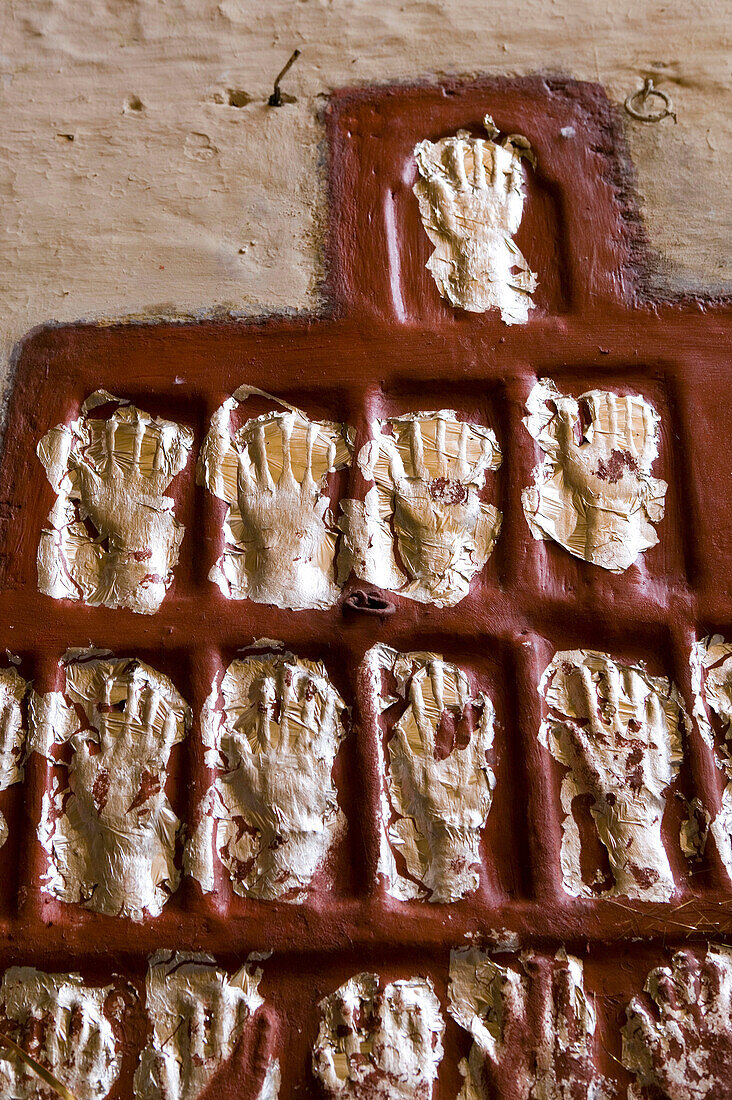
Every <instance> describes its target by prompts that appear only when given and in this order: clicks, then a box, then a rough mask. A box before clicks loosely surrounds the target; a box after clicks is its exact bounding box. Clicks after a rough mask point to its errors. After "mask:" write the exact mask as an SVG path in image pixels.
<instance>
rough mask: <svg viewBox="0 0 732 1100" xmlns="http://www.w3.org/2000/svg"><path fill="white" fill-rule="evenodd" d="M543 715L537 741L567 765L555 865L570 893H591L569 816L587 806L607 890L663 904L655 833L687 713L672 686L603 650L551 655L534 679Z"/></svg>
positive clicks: (666, 888)
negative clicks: (575, 806)
mask: <svg viewBox="0 0 732 1100" xmlns="http://www.w3.org/2000/svg"><path fill="white" fill-rule="evenodd" d="M539 691H540V694H541V695H543V697H544V699H545V702H546V706H547V716H546V717H545V719H544V721H543V722H542V726H541V730H540V733H539V738H540V740H541V743H542V744H543V745H544V746H545V748H548V749H549V751H550V752H551V753H552V755H553V756H554V757H555V759H557V760H558V761H559V762H560V763H561V764H563V765H564V766H565V767H566V768H568V769H569V773H568V774H567V776H566V778H565V779H564V782H563V784H562V808H563V810H564V812H565V814H566V817H565V819H564V824H563V839H562V872H563V877H564V887H565V890H567V891H568V892H569V893H571V894H575V895H579V894H584V895H586V896H589V897H593V896H597V891H596V889H593V886H592V885H588V884H587V883H586V882H585V881H584V880H583V878H582V874H581V870H580V851H581V844H582V840H581V837H580V834H579V829H578V826H577V823H576V821H575V819H574V817H573V814H572V802H573V800H574V798H576V797H577V796H578V795H591V797H592V800H593V803H592V806H591V809H590V812H591V814H592V817H593V820H594V822H595V827H596V829H597V833H598V836H599V839H600V841H601V842H602V844H603V846H604V847H605V848H606V850H607V854H608V859H609V862H610V868H611V871H612V874H613V877H614V879H615V884H614V887H613V888H612V889H611V890H610V891H609V893H611V894H619V895H625V896H627V897H635V898H644V899H646V900H648V901H666V900H668V898H670V897H671V895H672V894H673V892H674V890H675V883H674V879H673V875H672V873H671V867H670V864H669V860H668V855H667V853H666V849H665V847H664V843H663V838H662V819H663V813H664V809H665V805H666V802H665V797H664V796H665V793H666V791H667V788H668V786H669V785H670V784H671V783H672V782H673V780H674V778H675V776H676V775H677V773H678V770H679V766H680V763H681V759H682V753H683V745H682V733H683V731H685V730H686V729H687V723H688V719H687V716H686V712H685V710H684V704H683V701H682V699H681V696H680V695H679V692H678V690H677V689H676V687H675V685H674V684H672V683H671V682H670V681H669V680H667V679H664V678H663V677H654V676H650V675H649V674H648V673H647V672H646V671H645V669H644V668H642V667H641V666H639V665H620V664H617V663H616V662H615V661H614V660H613V659H612V657H610V656H609V655H608V654H607V653H598V652H594V651H592V650H573V651H565V652H561V653H557V654H556V656H555V657H554V660H553V661H552V662H551V664H550V665H549V667H548V668H547V669H546V671H545V672H544V674H543V676H542V678H541V682H540V685H539Z"/></svg>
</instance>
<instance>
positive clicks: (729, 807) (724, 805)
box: [691, 634, 732, 878]
mask: <svg viewBox="0 0 732 1100" xmlns="http://www.w3.org/2000/svg"><path fill="white" fill-rule="evenodd" d="M691 675H692V687H693V691H694V717H695V719H696V722H697V726H698V728H699V732H700V733H701V734H702V737H703V738H704V740H705V741H706V743H707V744H708V746H709V748H710V749H711V750H712V751H713V752H714V759H715V762H716V765H717V767H718V768H719V769H720V771H721V772H722V773H723V775H724V777H725V779H726V780H727V783H726V786H725V788H724V790H723V791H722V797H721V801H720V804H719V807H718V808H715V810H716V812H715V814H714V816H713V819H712V821H711V824H710V830H711V833H712V836H713V837H714V839H715V842H716V845H717V851H718V852H719V856H720V858H721V860H722V862H723V864H724V866H725V867H726V869H727V874H728V875H729V876H730V878H732V645H730V643H729V642H725V640H724V638H723V637H722V635H721V634H715V635H714V636H713V637H708V638H704V639H702V641H700V642H696V643H695V644H694V647H693V649H692V653H691ZM712 715H714V716H715V718H716V720H717V721H718V722H719V725H720V730H719V735H718V736H717V735H715V731H714V729H713V728H712V721H711V717H712ZM705 812H706V813H708V811H705Z"/></svg>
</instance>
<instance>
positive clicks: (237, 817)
mask: <svg viewBox="0 0 732 1100" xmlns="http://www.w3.org/2000/svg"><path fill="white" fill-rule="evenodd" d="M219 694H220V696H221V699H220V698H219ZM345 709H346V708H345V703H344V702H343V700H342V699H341V697H340V695H339V694H338V692H337V691H336V690H335V688H334V687H333V685H332V683H331V682H330V680H329V678H328V674H327V671H326V669H325V667H324V666H323V665H322V664H321V663H320V662H316V661H309V660H306V659H304V658H298V657H295V656H293V655H292V654H291V653H277V654H266V655H263V656H254V655H252V656H249V657H245V658H244V659H242V660H236V661H233V662H232V663H231V664H230V665H229V668H228V669H227V671H226V674H225V675H224V678H223V681H222V683H221V689H220V693H219V686H218V684H214V686H213V689H212V692H211V695H210V696H209V699H208V701H207V703H206V706H205V708H204V711H203V714H202V721H201V725H202V735H203V740H204V744H205V745H206V747H207V753H206V763H207V765H208V766H209V767H210V768H213V769H215V770H216V777H215V779H214V781H213V783H212V785H211V787H210V788H209V791H208V793H207V795H206V796H205V799H204V803H203V813H202V816H201V820H200V822H199V825H198V827H197V828H196V830H195V833H194V835H193V837H192V840H191V843H190V845H189V847H188V850H187V853H186V863H187V868H188V870H189V872H190V873H191V874H192V875H194V877H195V878H197V879H198V881H199V882H200V883H201V886H202V888H203V890H204V891H205V892H208V891H210V890H212V889H213V888H214V883H215V859H218V860H219V861H220V862H221V863H222V864H223V866H224V867H225V868H226V870H227V872H228V874H229V876H230V879H231V883H232V886H233V888H234V890H235V891H236V893H238V894H241V895H244V896H250V897H256V898H265V899H268V900H272V899H274V898H282V899H283V900H285V901H292V902H300V901H302V900H304V898H305V894H306V891H307V888H308V886H309V884H310V881H311V879H312V877H313V875H314V874H315V872H316V871H317V870H318V868H319V867H320V866H321V865H322V864H323V861H324V860H325V859H326V857H327V855H328V852H329V850H330V849H331V847H332V845H333V844H334V842H335V840H336V838H337V837H338V836H339V834H340V833H341V832H342V830H343V828H344V826H345V817H344V814H343V812H342V811H341V809H340V808H339V806H338V796H337V791H336V788H335V785H334V783H333V777H332V771H333V764H334V762H335V758H336V754H337V753H338V749H339V747H340V744H341V742H342V740H343V738H344V737H345V734H346V729H345V725H344V714H345Z"/></svg>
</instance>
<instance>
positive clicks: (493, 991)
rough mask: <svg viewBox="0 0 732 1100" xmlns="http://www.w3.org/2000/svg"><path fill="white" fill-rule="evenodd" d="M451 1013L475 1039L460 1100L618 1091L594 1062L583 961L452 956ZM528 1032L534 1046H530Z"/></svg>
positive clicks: (566, 1099) (467, 952) (600, 1099)
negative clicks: (501, 961) (511, 961)
mask: <svg viewBox="0 0 732 1100" xmlns="http://www.w3.org/2000/svg"><path fill="white" fill-rule="evenodd" d="M449 999H450V1006H449V1008H450V1014H451V1015H452V1016H453V1017H454V1018H455V1020H457V1022H458V1024H460V1026H461V1027H463V1028H464V1029H465V1030H466V1031H468V1032H469V1033H470V1034H471V1035H472V1036H473V1045H472V1047H471V1049H470V1053H469V1056H468V1058H467V1059H463V1061H462V1063H461V1065H460V1072H461V1073H462V1075H463V1077H464V1078H465V1084H464V1085H463V1089H462V1091H461V1093H460V1096H459V1098H458V1100H482V1098H485V1100H488V1098H489V1097H493V1096H494V1095H503V1091H502V1090H503V1088H505V1086H506V1084H507V1083H508V1082H510V1095H511V1097H512V1100H609V1098H610V1097H611V1096H612V1095H614V1091H613V1087H612V1085H611V1084H610V1083H609V1082H608V1081H607V1080H606V1079H605V1078H604V1077H603V1076H602V1074H601V1073H600V1071H599V1070H598V1069H597V1067H596V1065H595V1063H594V1051H595V1042H594V1034H595V1013H594V1010H593V1007H592V1005H591V1003H590V1002H589V1001H588V999H587V996H586V994H585V990H584V977H583V968H582V963H581V961H580V960H579V959H577V958H575V957H574V956H572V955H567V953H566V951H564V950H563V949H562V950H560V951H558V952H557V954H556V956H555V957H554V958H550V957H547V956H541V955H528V956H522V957H521V958H520V959H519V960H518V961H517V964H516V965H512V966H499V965H498V963H496V962H494V961H493V960H492V959H491V958H490V957H489V956H488V955H487V954H485V953H484V952H482V951H479V950H477V949H476V948H472V947H471V948H462V949H460V950H457V951H453V952H452V953H451V956H450V986H449ZM527 1032H528V1033H529V1034H530V1035H531V1036H532V1041H531V1042H527V1041H526V1035H527Z"/></svg>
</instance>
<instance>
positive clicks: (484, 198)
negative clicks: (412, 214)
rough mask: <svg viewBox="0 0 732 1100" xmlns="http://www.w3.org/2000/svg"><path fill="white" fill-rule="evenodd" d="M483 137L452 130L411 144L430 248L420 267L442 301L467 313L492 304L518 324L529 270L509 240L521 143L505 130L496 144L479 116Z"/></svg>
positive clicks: (525, 312)
mask: <svg viewBox="0 0 732 1100" xmlns="http://www.w3.org/2000/svg"><path fill="white" fill-rule="evenodd" d="M484 125H485V128H486V130H487V133H488V140H486V139H485V138H484V137H479V138H475V137H471V136H470V134H469V133H468V131H467V130H458V132H457V134H455V135H454V136H451V137H446V138H442V139H441V140H440V141H436V142H431V141H421V142H420V143H419V145H417V146H416V147H415V150H414V157H415V160H416V162H417V168H418V171H419V178H418V180H417V183H416V184H415V186H414V193H415V195H416V196H417V201H418V203H419V212H420V215H421V217H422V225H423V226H424V228H425V232H426V233H427V236H428V237H429V239H430V240H431V241H432V243H433V245H434V246H435V250H434V252H433V253H432V255H431V256H430V258H429V260H428V261H427V268H428V270H429V271H430V272H431V273H432V276H433V278H434V280H435V283H436V284H437V289H438V290H439V292H440V294H441V295H442V297H443V298H446V299H447V301H448V302H450V304H451V305H453V306H459V307H460V308H461V309H465V310H469V311H470V312H472V313H484V312H485V311H486V310H489V309H499V310H500V311H501V318H502V320H503V321H505V323H506V324H507V325H515V324H526V322H527V321H528V317H529V310H530V309H531V308H532V307H533V305H534V303H533V301H532V299H531V295H532V294H533V292H534V290H535V289H536V285H537V280H536V275H534V273H533V272H532V271H531V270H530V269H529V265H528V264H527V262H526V260H525V259H524V257H523V256H522V254H521V252H520V250H519V248H518V246H517V245H516V243H515V241H514V240H513V236H514V234H515V233H516V232H517V231H518V228H519V226H520V225H521V218H522V216H523V209H524V200H525V193H524V172H523V166H522V164H521V160H522V158H524V157H525V158H527V159H529V160H530V161H531V162H532V163H533V162H534V157H533V154H532V152H531V147H530V145H529V142H528V141H527V139H526V138H525V137H522V136H520V135H518V134H509V135H508V137H505V138H504V139H503V141H502V142H500V144H499V143H498V142H497V141H495V140H494V139H495V138H497V137H498V134H499V131H498V130H497V129H496V127H495V125H494V123H493V119H492V118H491V117H490V115H486V116H485V119H484Z"/></svg>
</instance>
